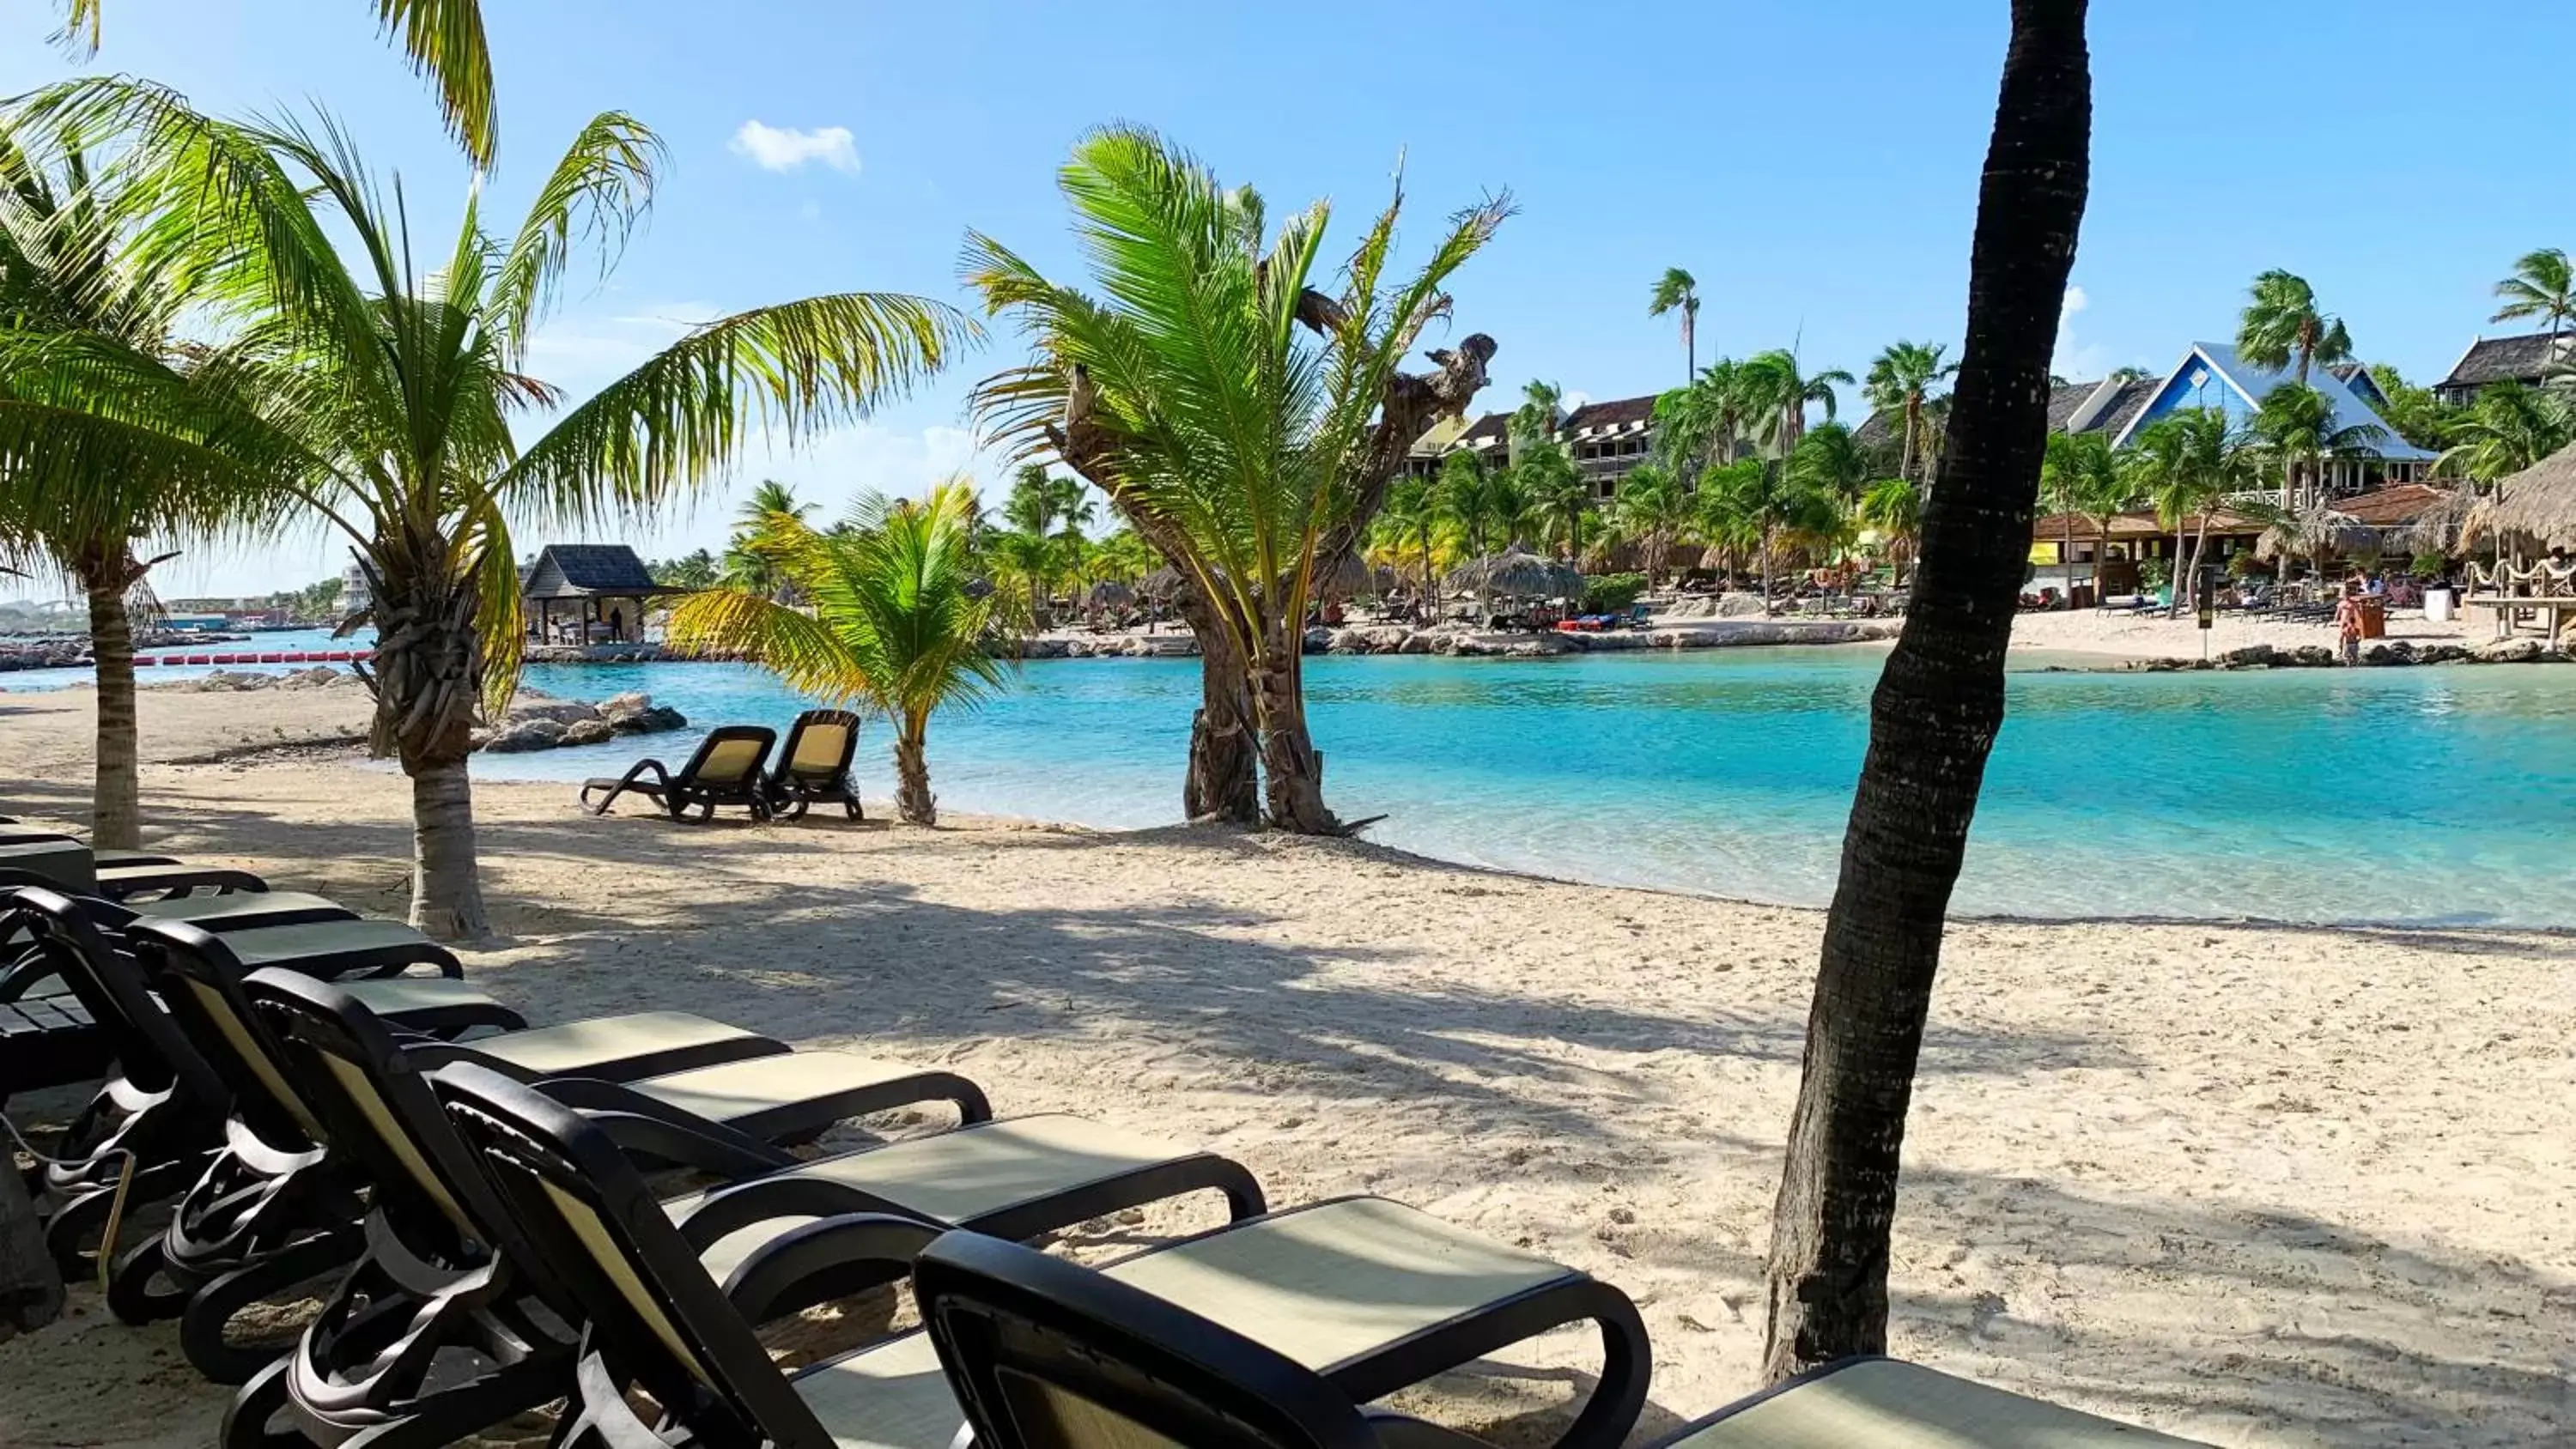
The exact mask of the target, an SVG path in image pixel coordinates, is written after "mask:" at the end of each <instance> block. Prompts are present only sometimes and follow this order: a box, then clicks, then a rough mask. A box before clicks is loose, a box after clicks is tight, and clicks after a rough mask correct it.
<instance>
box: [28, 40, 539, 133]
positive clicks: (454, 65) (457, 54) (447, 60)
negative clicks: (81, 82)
mask: <svg viewBox="0 0 2576 1449" xmlns="http://www.w3.org/2000/svg"><path fill="white" fill-rule="evenodd" d="M58 3H59V5H60V7H61V10H62V16H63V28H62V30H61V31H60V32H59V33H58V35H57V38H58V39H60V40H62V41H64V42H66V43H67V44H68V45H69V46H70V47H71V48H72V49H73V51H74V52H75V53H77V54H78V55H80V56H81V58H83V59H87V58H88V57H90V56H93V55H96V54H97V53H98V43H99V35H100V28H101V19H102V17H101V14H100V12H101V10H102V9H103V8H104V5H105V0H58ZM374 5H375V10H376V20H377V23H378V25H379V26H380V27H381V28H382V29H383V30H384V31H385V32H386V33H388V34H394V33H399V34H400V35H401V36H402V47H403V53H404V54H405V55H406V56H407V57H409V59H410V61H411V69H412V74H414V75H421V76H427V77H428V78H429V82H430V84H431V85H433V86H435V87H436V88H437V90H438V107H439V112H440V114H441V115H443V116H444V117H445V118H446V120H447V129H448V131H449V133H450V134H452V135H454V136H455V137H456V139H457V141H458V142H459V143H461V144H462V145H463V146H464V147H465V153H466V155H468V156H470V157H472V158H473V160H474V164H475V165H477V166H484V167H488V166H490V165H491V164H492V156H493V151H494V148H495V147H496V146H497V145H498V144H499V141H500V122H499V118H498V116H497V114H496V112H495V111H494V109H493V104H492V52H491V48H490V47H489V46H488V45H486V44H485V42H484V39H483V6H482V0H374Z"/></svg>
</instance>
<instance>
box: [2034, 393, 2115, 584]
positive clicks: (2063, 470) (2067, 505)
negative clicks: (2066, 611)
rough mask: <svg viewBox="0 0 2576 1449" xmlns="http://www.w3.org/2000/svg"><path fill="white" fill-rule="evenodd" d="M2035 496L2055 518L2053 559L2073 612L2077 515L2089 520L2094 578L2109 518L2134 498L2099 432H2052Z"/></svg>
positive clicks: (2105, 551) (2106, 544)
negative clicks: (2063, 578) (2063, 570)
mask: <svg viewBox="0 0 2576 1449" xmlns="http://www.w3.org/2000/svg"><path fill="white" fill-rule="evenodd" d="M2039 496H2040V500H2041V503H2042V505H2043V506H2045V507H2046V508H2047V509H2048V510H2049V511H2050V512H2052V513H2055V514H2057V515H2058V524H2059V526H2058V534H2059V537H2058V545H2057V551H2058V559H2059V562H2061V563H2063V564H2064V565H2065V566H2066V603H2067V607H2069V608H2073V607H2074V603H2075V519H2076V517H2077V515H2079V514H2080V515H2083V516H2085V517H2088V518H2091V519H2092V520H2093V525H2094V533H2095V536H2096V542H2095V543H2094V546H2093V571H2094V573H2095V575H2096V576H2097V579H2098V576H2099V575H2100V573H2101V571H2102V561H2103V559H2105V558H2107V557H2108V556H2109V554H2110V548H2111V520H2113V519H2114V518H2117V517H2118V516H2119V515H2120V514H2122V513H2125V512H2127V511H2128V509H2129V504H2130V501H2131V500H2132V499H2133V498H2134V497H2135V496H2136V495H2135V494H2134V492H2133V491H2132V490H2131V488H2130V485H2129V481H2128V479H2127V478H2126V477H2125V476H2123V475H2122V473H2121V471H2120V465H2119V460H2118V458H2117V456H2116V455H2114V454H2113V453H2112V451H2111V440H2110V439H2109V438H2107V437H2105V436H2103V435H2102V434H2100V433H2056V432H2052V433H2050V434H2049V435H2048V448H2047V451H2046V453H2045V454H2044V455H2043V456H2042V458H2041V461H2040V465H2039Z"/></svg>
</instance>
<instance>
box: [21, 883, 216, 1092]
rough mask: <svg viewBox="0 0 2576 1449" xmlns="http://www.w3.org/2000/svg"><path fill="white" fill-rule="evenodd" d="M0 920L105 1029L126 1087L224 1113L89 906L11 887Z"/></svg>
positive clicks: (205, 1072)
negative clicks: (172, 1095)
mask: <svg viewBox="0 0 2576 1449" xmlns="http://www.w3.org/2000/svg"><path fill="white" fill-rule="evenodd" d="M0 916H5V917H6V918H7V920H8V921H9V922H10V923H12V924H14V925H19V926H24V927H25V928H26V930H27V932H28V934H29V935H30V936H31V937H32V938H33V940H34V949H35V950H37V951H39V952H41V953H43V955H44V958H45V961H46V963H47V965H48V966H50V967H51V969H52V970H53V972H54V974H56V975H58V976H60V977H62V978H63V981H64V984H66V985H68V986H69V987H70V988H71V990H72V994H73V995H75V996H77V997H79V998H80V1001H81V1004H82V1005H83V1006H86V1007H88V1008H89V1014H90V1019H91V1020H92V1021H95V1022H97V1023H99V1024H100V1026H102V1027H103V1028H105V1029H106V1031H107V1033H108V1039H109V1041H110V1042H111V1043H112V1044H113V1045H114V1048H115V1052H116V1060H117V1068H118V1070H119V1072H120V1073H121V1074H122V1075H123V1076H124V1077H125V1079H126V1080H127V1081H129V1082H132V1083H133V1084H134V1085H136V1086H138V1087H141V1088H144V1089H145V1090H147V1091H159V1090H161V1089H162V1088H164V1087H175V1088H177V1089H178V1090H179V1091H181V1092H183V1093H185V1094H187V1095H188V1096H189V1097H190V1098H192V1099H194V1100H195V1101H198V1102H201V1103H203V1104H204V1105H205V1107H206V1108H207V1109H208V1110H210V1111H221V1110H222V1109H223V1105H224V1099H225V1098H226V1097H227V1096H228V1095H229V1093H228V1092H227V1091H226V1089H225V1086H224V1080H223V1078H222V1076H221V1075H219V1074H218V1073H217V1072H216V1071H215V1069H214V1068H213V1067H212V1066H210V1065H209V1064H208V1063H207V1062H206V1059H205V1058H204V1057H203V1056H202V1055H200V1054H199V1053H198V1051H197V1049H196V1047H195V1046H194V1045H193V1044H191V1043H190V1042H189V1040H188V1037H187V1035H186V1034H185V1033H184V1032H182V1031H181V1030H180V1028H179V1025H178V1023H176V1022H174V1021H172V1020H171V1019H170V1015H169V1013H168V1012H166V1011H163V1010H162V1009H161V1003H159V1002H157V1001H155V1000H153V999H152V992H151V989H150V987H149V986H147V985H146V984H145V981H144V977H143V973H142V971H141V970H140V968H138V967H137V966H136V965H135V964H134V962H133V960H132V959H131V958H130V957H128V956H127V955H126V954H125V952H124V951H123V950H122V949H120V948H119V946H118V945H117V943H116V942H114V941H112V940H110V939H109V938H108V934H107V932H105V931H103V930H101V929H99V925H98V921H97V920H96V918H95V917H94V916H93V914H92V910H91V905H90V903H89V902H88V901H86V900H85V899H83V898H81V897H77V896H71V895H66V894H64V893H63V892H61V891H55V890H47V889H45V888H44V887H42V886H18V887H14V888H10V889H7V890H0Z"/></svg>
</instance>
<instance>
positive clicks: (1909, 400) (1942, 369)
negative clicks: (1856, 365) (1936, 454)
mask: <svg viewBox="0 0 2576 1449" xmlns="http://www.w3.org/2000/svg"><path fill="white" fill-rule="evenodd" d="M1948 350H1949V349H1948V348H1947V347H1946V346H1944V345H1943V344H1941V343H1938V342H1896V343H1891V344H1889V346H1888V349H1887V350H1886V351H1885V352H1882V353H1880V354H1879V355H1878V359H1877V360H1876V361H1874V362H1872V363H1871V364H1870V365H1869V375H1868V376H1867V377H1865V378H1864V379H1862V381H1861V392H1862V395H1863V396H1865V397H1867V398H1868V399H1869V405H1870V406H1871V407H1874V408H1876V409H1878V410H1879V411H1880V412H1892V413H1901V414H1902V415H1903V416H1904V418H1905V442H1904V445H1903V447H1902V448H1901V450H1900V451H1899V452H1898V453H1897V455H1896V476H1897V477H1899V478H1913V477H1916V476H1917V474H1916V472H1915V463H1916V460H1917V459H1918V458H1919V456H1920V455H1919V454H1918V453H1917V452H1916V445H1917V443H1918V442H1919V441H1920V439H1921V438H1922V436H1923V404H1924V403H1925V402H1926V401H1927V400H1929V399H1930V397H1931V396H1932V389H1934V388H1935V387H1938V386H1939V385H1941V384H1942V383H1944V382H1947V381H1948V380H1949V379H1950V378H1952V377H1954V376H1956V375H1957V374H1958V371H1959V364H1957V363H1955V362H1951V363H1944V362H1943V361H1942V360H1941V354H1942V353H1944V352H1946V351H1948Z"/></svg>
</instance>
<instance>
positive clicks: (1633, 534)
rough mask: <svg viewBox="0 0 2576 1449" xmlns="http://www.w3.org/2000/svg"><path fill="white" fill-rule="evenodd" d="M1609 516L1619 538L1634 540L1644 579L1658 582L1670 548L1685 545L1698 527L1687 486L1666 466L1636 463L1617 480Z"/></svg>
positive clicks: (1695, 505) (1693, 500) (1694, 504)
mask: <svg viewBox="0 0 2576 1449" xmlns="http://www.w3.org/2000/svg"><path fill="white" fill-rule="evenodd" d="M1610 517H1611V521H1612V523H1613V525H1614V526H1615V527H1617V529H1618V530H1619V532H1620V533H1621V534H1622V535H1624V536H1626V537H1628V538H1630V539H1633V540H1635V541H1636V543H1637V546H1638V549H1639V551H1640V552H1641V553H1642V554H1643V555H1644V562H1645V565H1646V577H1647V579H1648V580H1649V581H1651V582H1655V583H1661V582H1662V581H1663V577H1664V565H1665V563H1666V562H1667V561H1668V560H1670V558H1671V557H1672V551H1673V546H1674V545H1676V544H1680V543H1687V542H1689V541H1690V537H1691V534H1692V533H1693V531H1694V530H1695V529H1696V528H1697V526H1698V521H1699V505H1698V500H1697V499H1696V497H1694V496H1693V494H1692V492H1691V488H1690V485H1689V484H1687V483H1685V482H1683V481H1682V478H1681V475H1680V474H1678V473H1675V472H1674V471H1673V470H1672V468H1671V467H1670V466H1669V465H1668V464H1665V463H1663V462H1660V461H1657V462H1648V463H1640V464H1638V465H1637V466H1636V467H1634V468H1631V469H1629V470H1628V472H1627V474H1626V476H1624V477H1622V478H1621V479H1620V480H1619V492H1618V496H1616V497H1615V498H1613V499H1612V500H1611V504H1610Z"/></svg>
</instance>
